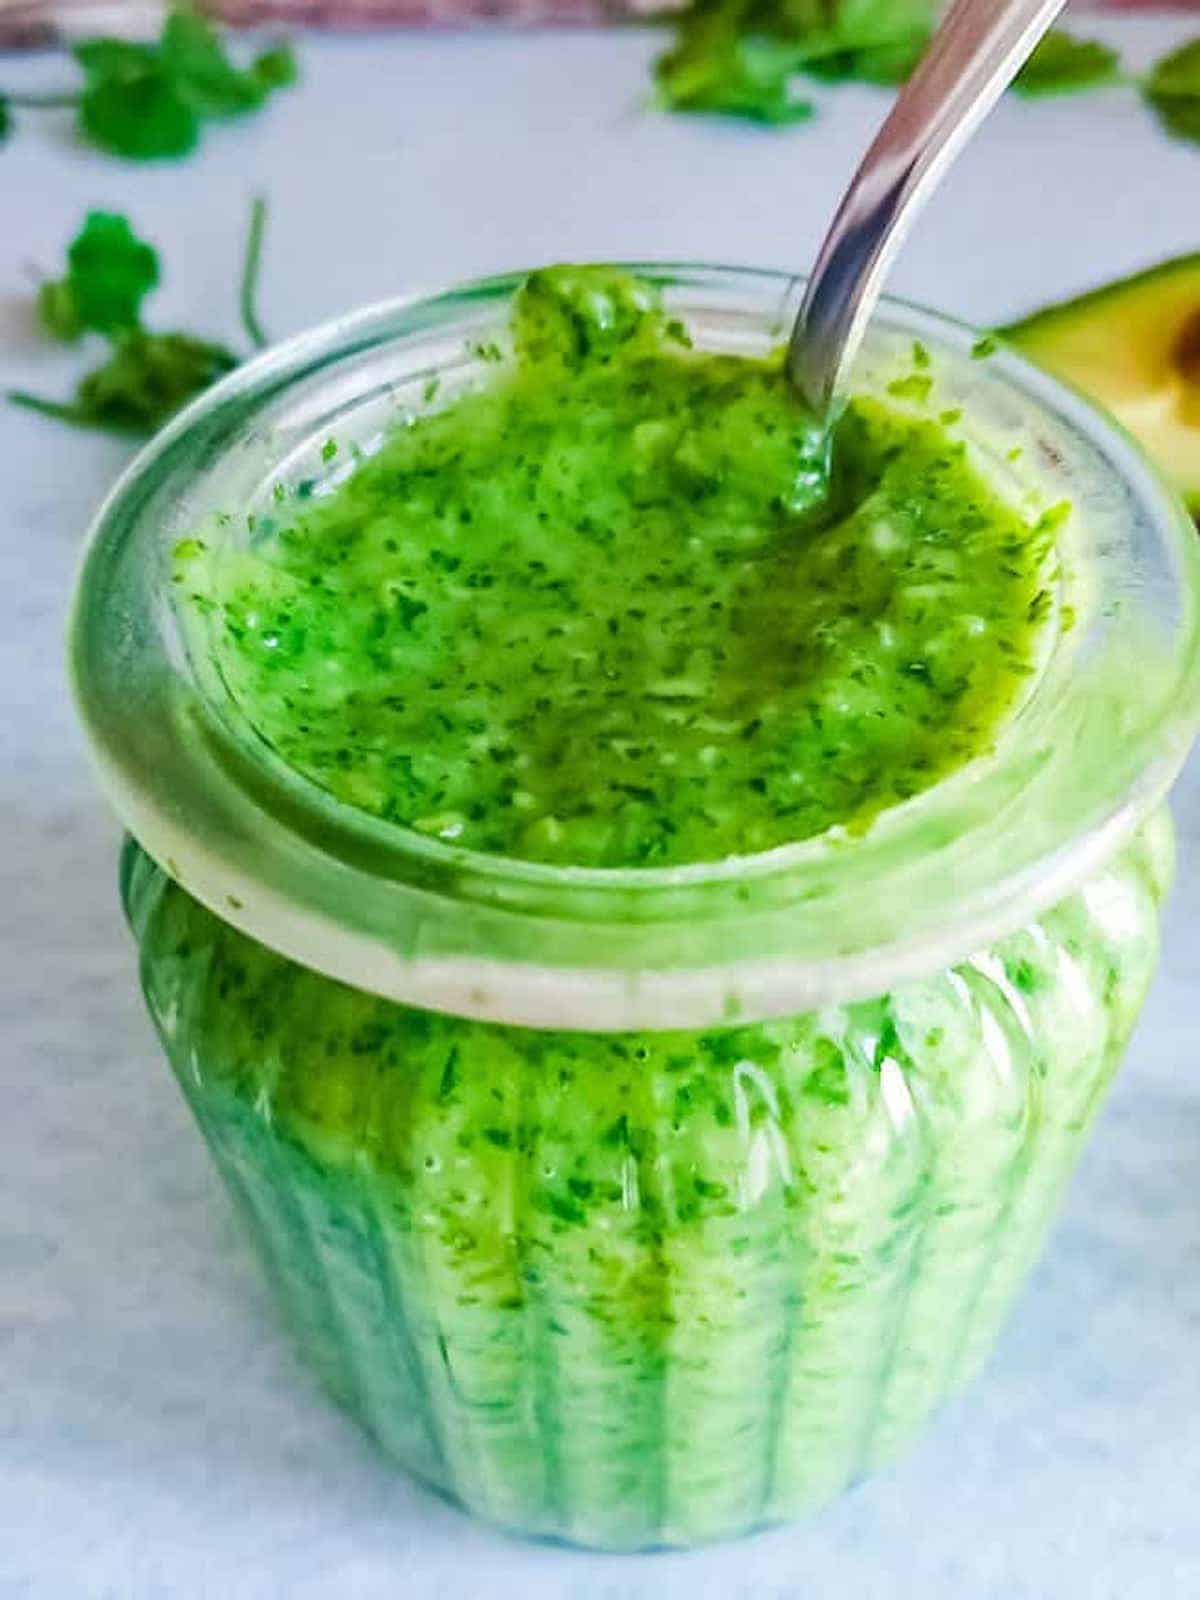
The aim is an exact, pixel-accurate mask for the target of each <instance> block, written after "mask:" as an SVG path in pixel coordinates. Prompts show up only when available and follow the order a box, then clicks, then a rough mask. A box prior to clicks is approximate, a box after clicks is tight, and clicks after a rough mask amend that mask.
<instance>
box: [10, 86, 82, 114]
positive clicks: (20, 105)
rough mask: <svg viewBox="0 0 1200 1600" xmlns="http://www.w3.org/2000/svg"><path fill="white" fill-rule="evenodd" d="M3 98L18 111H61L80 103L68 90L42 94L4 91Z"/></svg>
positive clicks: (48, 91)
mask: <svg viewBox="0 0 1200 1600" xmlns="http://www.w3.org/2000/svg"><path fill="white" fill-rule="evenodd" d="M3 98H4V99H5V100H7V102H8V104H9V105H10V106H16V108H17V110H18V111H61V110H65V109H66V108H68V107H70V106H77V105H78V104H79V101H80V96H79V95H78V94H77V93H76V94H73V93H72V92H71V91H70V90H68V89H58V90H47V91H46V93H44V94H10V93H8V92H7V91H6V92H5V94H4V95H3Z"/></svg>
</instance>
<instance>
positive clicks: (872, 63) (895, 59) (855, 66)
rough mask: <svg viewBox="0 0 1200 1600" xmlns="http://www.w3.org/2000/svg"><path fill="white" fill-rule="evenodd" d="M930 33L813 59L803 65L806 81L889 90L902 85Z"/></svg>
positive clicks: (910, 72) (925, 31)
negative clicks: (869, 86) (848, 84)
mask: <svg viewBox="0 0 1200 1600" xmlns="http://www.w3.org/2000/svg"><path fill="white" fill-rule="evenodd" d="M929 38H930V32H929V30H923V31H921V32H918V33H910V34H905V35H903V36H901V37H898V38H895V39H890V40H888V41H887V42H886V43H883V44H872V45H865V46H864V47H863V48H862V49H860V50H837V51H834V52H833V53H832V54H830V55H827V56H816V57H815V58H813V59H812V60H810V61H809V62H807V64H806V65H805V68H804V70H805V72H807V73H808V74H809V76H810V77H813V78H820V79H821V80H822V81H824V82H825V83H845V82H850V81H853V82H855V83H875V84H881V85H883V86H884V87H892V86H895V85H899V84H902V83H906V82H907V81H908V79H909V78H910V77H911V76H912V71H913V68H914V67H915V66H916V64H917V62H918V61H919V60H920V59H921V57H922V56H923V55H924V53H925V46H926V45H927V44H928V43H929Z"/></svg>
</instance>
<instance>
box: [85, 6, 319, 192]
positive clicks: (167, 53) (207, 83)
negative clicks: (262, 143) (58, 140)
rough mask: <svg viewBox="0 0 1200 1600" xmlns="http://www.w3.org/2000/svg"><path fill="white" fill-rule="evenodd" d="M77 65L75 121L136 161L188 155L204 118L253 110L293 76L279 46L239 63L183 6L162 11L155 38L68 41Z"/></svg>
mask: <svg viewBox="0 0 1200 1600" xmlns="http://www.w3.org/2000/svg"><path fill="white" fill-rule="evenodd" d="M74 54H75V59H76V60H77V61H78V63H79V65H80V66H81V67H82V68H83V72H84V79H85V81H84V89H83V95H82V98H81V102H80V124H81V126H82V128H83V130H84V132H85V134H86V135H87V137H88V138H89V139H90V140H91V141H92V143H93V144H97V145H99V146H100V147H101V148H102V149H104V150H110V151H112V152H113V153H114V154H116V155H121V156H126V157H128V158H129V159H131V160H136V161H152V160H158V159H163V158H165V159H171V158H174V157H178V156H183V155H187V154H188V152H189V151H190V150H192V149H193V148H194V147H195V145H196V142H197V140H198V139H199V136H200V126H201V123H202V122H203V121H205V120H206V119H211V118H217V117H232V116H240V115H242V114H244V113H245V112H248V111H255V110H257V109H258V108H259V107H260V106H261V105H262V104H263V102H264V101H265V100H266V99H267V97H268V96H269V95H270V94H271V93H272V92H273V91H274V90H275V89H280V88H284V87H286V86H287V85H289V84H292V83H294V82H295V81H296V76H297V73H296V62H295V57H294V56H293V54H292V52H291V50H290V49H289V48H288V47H287V46H286V45H278V46H275V47H274V48H272V49H270V50H266V51H264V52H263V53H262V54H261V55H259V56H258V57H256V58H255V60H254V61H253V62H251V64H250V66H249V67H247V68H245V69H243V68H240V67H237V66H235V65H234V64H233V62H232V61H231V60H230V59H229V57H228V55H227V54H226V52H225V47H224V45H223V44H222V42H221V39H220V36H219V35H218V34H217V33H216V31H215V30H214V29H213V28H212V26H211V25H210V24H209V23H208V22H206V21H205V20H204V18H203V17H200V16H197V15H196V14H195V13H194V12H191V11H188V10H186V9H177V10H174V11H172V12H170V13H169V15H168V16H167V19H166V21H165V22H164V24H163V30H162V35H161V37H160V39H159V41H158V43H157V44H130V43H127V42H126V41H124V40H121V39H89V40H85V41H84V42H83V43H82V44H79V45H76V46H75V51H74Z"/></svg>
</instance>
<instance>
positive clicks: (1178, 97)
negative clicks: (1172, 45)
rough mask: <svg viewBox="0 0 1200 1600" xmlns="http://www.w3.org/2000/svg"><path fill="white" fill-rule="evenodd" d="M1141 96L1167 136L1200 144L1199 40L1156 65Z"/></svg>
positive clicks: (1186, 45)
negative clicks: (1156, 116)
mask: <svg viewBox="0 0 1200 1600" xmlns="http://www.w3.org/2000/svg"><path fill="white" fill-rule="evenodd" d="M1142 93H1143V94H1144V95H1145V97H1146V99H1147V101H1149V103H1150V105H1151V106H1153V108H1154V110H1155V111H1157V113H1158V116H1159V120H1160V121H1161V122H1162V125H1163V127H1164V128H1165V129H1166V130H1167V132H1168V133H1170V134H1173V135H1174V136H1175V138H1177V139H1190V140H1191V141H1192V142H1193V143H1194V144H1200V39H1192V40H1191V41H1190V42H1189V43H1188V44H1185V45H1181V46H1180V47H1179V49H1178V50H1172V51H1171V53H1170V54H1169V55H1166V56H1164V57H1163V58H1162V60H1161V61H1159V62H1157V63H1156V64H1155V66H1154V68H1153V70H1152V71H1151V73H1150V76H1149V77H1148V78H1147V79H1146V80H1145V82H1144V83H1143V85H1142Z"/></svg>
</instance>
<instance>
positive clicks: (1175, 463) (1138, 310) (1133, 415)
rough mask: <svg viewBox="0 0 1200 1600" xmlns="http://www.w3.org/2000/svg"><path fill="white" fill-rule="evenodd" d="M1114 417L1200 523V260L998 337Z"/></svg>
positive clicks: (1102, 292)
mask: <svg viewBox="0 0 1200 1600" xmlns="http://www.w3.org/2000/svg"><path fill="white" fill-rule="evenodd" d="M999 332H1000V334H1001V336H1002V337H1003V338H1004V339H1006V340H1008V342H1009V343H1010V344H1014V345H1016V347H1017V348H1018V349H1019V350H1020V351H1021V352H1022V353H1023V354H1024V355H1027V356H1029V357H1030V359H1031V360H1033V361H1036V362H1037V363H1038V364H1039V365H1040V366H1043V367H1045V368H1047V369H1048V370H1049V371H1050V372H1052V373H1054V375H1055V376H1056V377H1059V378H1065V379H1067V381H1068V382H1069V383H1073V384H1074V385H1075V386H1076V388H1078V389H1082V390H1083V392H1084V393H1085V394H1086V395H1088V396H1090V398H1091V399H1093V400H1095V401H1097V402H1098V403H1099V404H1100V405H1102V406H1105V407H1107V409H1108V410H1109V411H1111V412H1112V413H1113V415H1114V416H1115V417H1116V418H1117V420H1118V421H1119V422H1121V423H1122V424H1123V425H1124V426H1125V427H1126V428H1127V429H1128V430H1129V432H1130V433H1132V434H1133V436H1134V437H1135V438H1136V439H1137V440H1139V441H1140V443H1141V444H1142V445H1143V446H1144V447H1145V449H1146V450H1147V452H1148V453H1149V454H1150V456H1151V457H1152V458H1153V459H1154V460H1155V461H1157V462H1158V464H1159V466H1160V467H1161V468H1162V470H1163V471H1164V472H1165V473H1166V474H1167V476H1168V477H1169V478H1171V479H1172V480H1173V481H1174V483H1175V484H1176V486H1177V487H1178V488H1179V490H1180V492H1181V493H1182V495H1183V497H1184V499H1185V500H1186V501H1187V504H1188V506H1189V508H1190V509H1191V510H1192V511H1193V512H1194V513H1196V514H1198V515H1200V254H1197V255H1188V256H1178V257H1176V258H1175V259H1174V260H1172V261H1164V262H1163V263H1162V264H1161V265H1160V266H1157V267H1151V268H1149V269H1148V270H1147V271H1145V272H1139V273H1137V274H1136V275H1135V276H1133V277H1131V278H1120V279H1118V280H1117V281H1116V282H1115V283H1110V284H1107V285H1106V286H1105V287H1104V288H1102V289H1096V290H1093V292H1092V293H1091V294H1085V295H1081V296H1080V298H1079V299H1077V300H1064V301H1062V302H1061V303H1060V304H1058V305H1052V306H1047V307H1046V308H1045V309H1044V310H1042V311H1037V312H1035V313H1034V315H1033V316H1031V317H1026V318H1025V319H1024V320H1023V321H1021V322H1014V323H1012V324H1011V325H1010V326H1009V327H1007V328H1001V329H1000V330H999Z"/></svg>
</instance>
